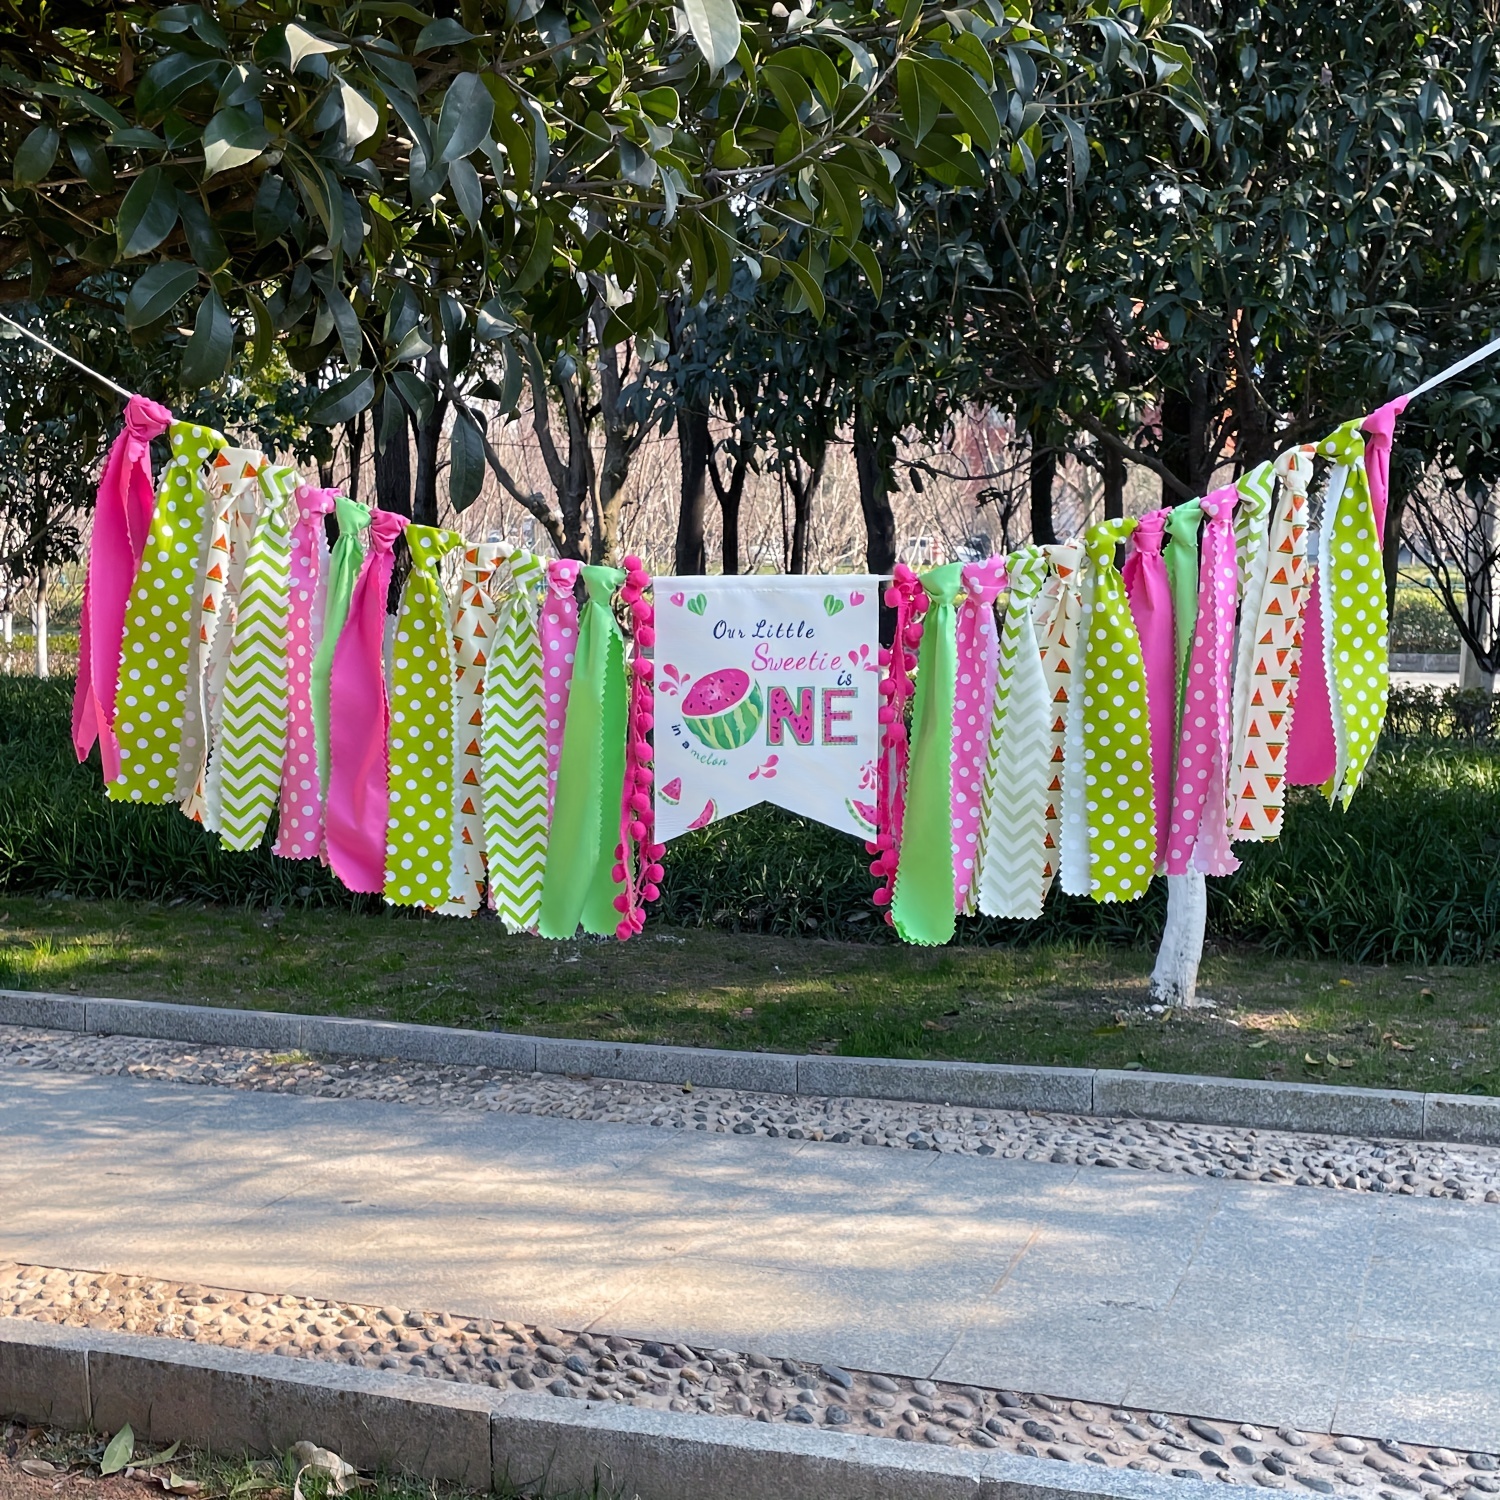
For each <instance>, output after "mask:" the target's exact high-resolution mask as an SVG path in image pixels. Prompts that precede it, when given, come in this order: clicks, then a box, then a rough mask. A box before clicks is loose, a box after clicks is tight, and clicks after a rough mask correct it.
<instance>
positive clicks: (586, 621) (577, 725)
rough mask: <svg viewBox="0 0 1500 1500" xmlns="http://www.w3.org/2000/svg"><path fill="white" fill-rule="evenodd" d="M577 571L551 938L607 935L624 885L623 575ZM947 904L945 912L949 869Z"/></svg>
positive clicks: (547, 905)
mask: <svg viewBox="0 0 1500 1500" xmlns="http://www.w3.org/2000/svg"><path fill="white" fill-rule="evenodd" d="M582 573H583V582H584V587H585V588H586V589H587V590H588V598H587V599H586V600H585V602H584V606H583V609H582V610H581V611H580V613H579V622H578V652H577V659H576V660H575V662H574V663H573V682H572V686H571V687H570V688H569V690H568V718H567V722H566V724H565V725H564V726H563V742H562V756H561V758H560V760H559V763H558V769H557V795H556V797H555V798H554V799H553V814H552V832H551V837H550V838H549V840H548V846H547V869H546V873H545V874H544V876H543V878H542V905H541V914H540V917H539V919H538V922H537V930H538V931H539V932H540V933H541V934H542V936H543V937H550V938H570V937H572V936H573V935H574V934H575V933H576V932H577V931H578V924H579V922H580V921H582V923H583V928H584V931H585V932H590V933H595V934H597V935H599V936H605V935H612V934H613V933H614V931H615V928H616V926H617V925H618V924H619V921H620V914H619V912H617V911H616V910H615V906H614V900H615V897H616V896H617V895H620V894H622V893H623V891H624V889H625V887H624V885H623V884H622V883H619V882H617V881H616V880H615V879H614V877H613V873H612V871H613V869H614V865H615V847H616V845H617V844H618V843H619V842H620V799H621V796H622V795H623V793H624V787H625V728H626V722H625V721H626V718H627V708H628V699H627V692H626V682H625V638H624V636H623V635H622V634H621V633H620V626H619V623H618V622H617V621H616V619H615V616H614V611H613V610H612V609H611V607H610V600H611V599H612V597H613V595H614V592H615V590H616V589H617V588H619V587H620V585H621V584H622V583H624V582H625V574H624V573H623V572H622V571H621V570H620V569H619V568H600V567H586V568H584V569H582ZM949 717H950V718H951V717H952V713H951V710H950V713H949ZM948 904H949V907H950V909H951V907H952V904H953V878H952V874H951V872H950V874H949V879H948Z"/></svg>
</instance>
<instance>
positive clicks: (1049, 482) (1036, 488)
mask: <svg viewBox="0 0 1500 1500" xmlns="http://www.w3.org/2000/svg"><path fill="white" fill-rule="evenodd" d="M1056 480H1057V449H1056V448H1053V447H1050V446H1047V445H1044V444H1040V443H1038V442H1037V439H1036V436H1035V434H1033V436H1032V442H1031V460H1030V484H1031V540H1032V541H1033V542H1035V543H1036V544H1037V545H1038V546H1039V547H1045V546H1049V545H1051V544H1052V543H1053V542H1055V541H1056V540H1057V527H1056V524H1055V522H1054V521H1053V519H1052V487H1053V485H1054V484H1055V483H1056Z"/></svg>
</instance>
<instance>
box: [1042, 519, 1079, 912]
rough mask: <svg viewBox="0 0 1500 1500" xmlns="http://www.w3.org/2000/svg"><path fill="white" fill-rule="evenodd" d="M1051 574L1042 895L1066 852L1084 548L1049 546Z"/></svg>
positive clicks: (1045, 650) (1045, 596)
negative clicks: (1069, 742)
mask: <svg viewBox="0 0 1500 1500" xmlns="http://www.w3.org/2000/svg"><path fill="white" fill-rule="evenodd" d="M1046 552H1047V567H1048V578H1047V581H1046V583H1045V584H1043V586H1042V593H1041V598H1040V600H1039V601H1038V603H1037V609H1036V625H1037V635H1038V637H1039V641H1040V645H1041V652H1042V671H1043V672H1044V673H1045V674H1046V678H1047V698H1048V703H1049V709H1048V714H1049V720H1050V722H1049V727H1048V732H1049V734H1050V735H1051V737H1052V752H1051V756H1050V759H1049V765H1050V767H1051V771H1050V774H1049V776H1048V780H1047V829H1046V833H1045V834H1044V835H1043V839H1042V847H1043V848H1044V849H1045V850H1046V866H1045V868H1044V870H1043V871H1042V897H1043V899H1045V898H1046V895H1047V892H1048V891H1049V890H1051V888H1052V882H1053V880H1054V879H1055V878H1056V876H1057V868H1058V862H1059V858H1060V855H1061V849H1060V847H1059V846H1060V844H1061V841H1062V807H1063V790H1064V786H1065V781H1066V771H1067V766H1066V762H1067V752H1066V744H1067V732H1068V710H1069V705H1070V704H1071V702H1072V699H1073V696H1074V694H1073V677H1074V672H1075V670H1076V666H1077V659H1078V641H1079V631H1080V629H1081V627H1082V624H1083V577H1082V563H1083V548H1082V547H1081V546H1080V545H1079V544H1078V543H1077V542H1062V543H1055V544H1053V545H1051V546H1049V547H1048V548H1047V549H1046Z"/></svg>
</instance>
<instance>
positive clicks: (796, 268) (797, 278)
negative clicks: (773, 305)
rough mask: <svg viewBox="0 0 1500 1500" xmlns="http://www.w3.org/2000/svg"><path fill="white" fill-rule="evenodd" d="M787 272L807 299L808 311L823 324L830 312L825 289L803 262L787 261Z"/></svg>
mask: <svg viewBox="0 0 1500 1500" xmlns="http://www.w3.org/2000/svg"><path fill="white" fill-rule="evenodd" d="M786 270H787V272H788V274H789V275H790V276H791V278H792V280H793V281H794V282H796V283H797V289H798V290H799V291H800V292H801V293H802V295H803V297H804V298H805V299H806V301H807V306H808V309H809V310H810V311H811V313H812V315H813V318H814V319H815V320H816V321H817V322H819V323H821V322H822V321H823V318H824V315H825V314H826V313H827V311H828V302H827V300H826V299H825V298H824V296H823V288H822V287H821V286H819V285H818V283H817V281H816V280H815V279H814V277H813V274H812V272H811V271H809V270H808V269H807V267H806V266H804V265H803V264H802V262H801V261H796V260H789V261H787V262H786Z"/></svg>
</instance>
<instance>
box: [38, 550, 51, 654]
mask: <svg viewBox="0 0 1500 1500" xmlns="http://www.w3.org/2000/svg"><path fill="white" fill-rule="evenodd" d="M47 573H48V570H47V569H46V568H45V567H41V568H38V569H37V574H36V675H37V676H38V677H50V676H51V675H52V672H51V670H50V668H51V663H50V661H49V660H48V655H47V587H48V583H49V579H48V576H47Z"/></svg>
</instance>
